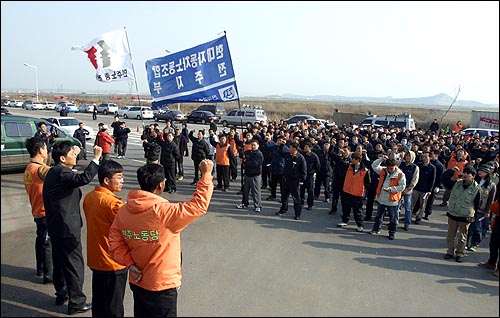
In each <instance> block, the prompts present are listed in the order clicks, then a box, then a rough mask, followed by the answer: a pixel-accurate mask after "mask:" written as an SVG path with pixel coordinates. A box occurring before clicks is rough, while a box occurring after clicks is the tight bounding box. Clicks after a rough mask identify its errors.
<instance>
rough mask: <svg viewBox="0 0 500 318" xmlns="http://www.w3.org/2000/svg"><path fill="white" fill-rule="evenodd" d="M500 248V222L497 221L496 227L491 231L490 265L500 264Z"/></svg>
mask: <svg viewBox="0 0 500 318" xmlns="http://www.w3.org/2000/svg"><path fill="white" fill-rule="evenodd" d="M499 248H500V220H496V221H495V226H494V227H493V230H492V231H491V237H490V257H489V258H488V263H490V264H500V261H499V259H498V252H499Z"/></svg>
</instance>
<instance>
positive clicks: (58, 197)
mask: <svg viewBox="0 0 500 318" xmlns="http://www.w3.org/2000/svg"><path fill="white" fill-rule="evenodd" d="M97 168H98V165H97V164H96V163H95V162H94V161H91V162H90V164H89V165H88V166H87V168H86V169H85V170H84V171H83V173H75V172H73V170H71V169H70V168H67V167H64V166H62V165H60V164H58V165H55V166H54V167H52V168H51V169H50V170H49V172H48V173H47V176H46V177H45V181H44V183H43V191H42V195H43V202H44V205H45V213H46V216H47V225H48V230H49V236H50V237H58V238H74V237H76V238H79V237H80V235H81V229H82V226H83V221H82V216H81V213H80V200H81V198H82V191H81V190H80V187H81V186H84V185H86V184H89V183H90V182H91V181H92V179H94V177H95V176H96V175H97Z"/></svg>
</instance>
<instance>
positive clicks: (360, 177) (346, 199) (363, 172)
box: [337, 152, 370, 232]
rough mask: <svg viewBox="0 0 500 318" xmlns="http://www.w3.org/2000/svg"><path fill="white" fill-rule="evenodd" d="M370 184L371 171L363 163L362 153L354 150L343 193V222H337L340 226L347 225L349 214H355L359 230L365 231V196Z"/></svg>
mask: <svg viewBox="0 0 500 318" xmlns="http://www.w3.org/2000/svg"><path fill="white" fill-rule="evenodd" d="M369 184H370V173H369V171H368V169H367V168H366V167H365V165H364V164H363V163H362V156H361V154H360V153H357V152H353V153H352V154H351V164H350V165H349V167H348V168H347V172H346V175H345V179H344V187H343V189H342V190H343V193H342V198H341V200H342V222H340V223H339V224H337V226H338V227H344V226H347V223H348V222H349V215H350V214H351V209H352V213H353V214H354V220H355V221H356V225H357V226H358V229H357V231H358V232H363V231H364V229H363V213H362V212H363V197H364V195H365V190H366V188H367V187H368V185H369Z"/></svg>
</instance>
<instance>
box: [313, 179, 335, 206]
mask: <svg viewBox="0 0 500 318" xmlns="http://www.w3.org/2000/svg"><path fill="white" fill-rule="evenodd" d="M322 185H323V187H324V188H325V200H326V199H329V198H330V192H331V191H330V175H328V174H326V173H324V174H320V173H318V174H316V179H315V180H314V196H315V197H319V196H320V194H321V186H322Z"/></svg>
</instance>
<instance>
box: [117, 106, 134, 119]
mask: <svg viewBox="0 0 500 318" xmlns="http://www.w3.org/2000/svg"><path fill="white" fill-rule="evenodd" d="M132 107H134V106H122V107H120V108H118V110H117V111H116V112H115V115H116V116H118V117H124V118H126V117H125V114H126V113H127V112H128V111H129V109H130V108H132Z"/></svg>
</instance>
